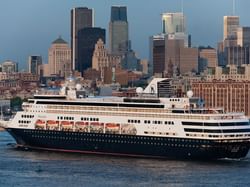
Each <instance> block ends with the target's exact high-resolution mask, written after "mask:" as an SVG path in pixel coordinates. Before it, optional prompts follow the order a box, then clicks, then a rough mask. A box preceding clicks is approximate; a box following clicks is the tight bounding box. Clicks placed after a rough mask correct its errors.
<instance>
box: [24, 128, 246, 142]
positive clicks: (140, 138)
mask: <svg viewBox="0 0 250 187" xmlns="http://www.w3.org/2000/svg"><path fill="white" fill-rule="evenodd" d="M24 132H25V133H30V134H32V135H34V134H39V135H48V134H49V135H53V136H54V135H57V137H58V135H61V133H60V132H58V131H33V130H24ZM144 133H145V134H152V132H148V131H144ZM173 134H174V135H175V133H173ZM65 135H66V136H74V137H77V138H80V137H86V136H87V137H96V138H100V137H102V138H114V137H115V138H118V139H123V138H124V139H128V138H129V139H131V140H143V141H145V140H146V141H149V140H150V141H171V142H193V143H208V142H209V141H207V140H196V139H179V138H162V137H151V136H133V137H131V136H128V135H112V134H81V133H76V132H66V134H65ZM186 135H187V136H192V134H188V133H187V134H186ZM197 136H198V135H197ZM230 136H231V135H230ZM242 136H244V134H242ZM245 136H250V135H249V134H245ZM54 137H55V136H54Z"/></svg>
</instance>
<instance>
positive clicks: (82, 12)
mask: <svg viewBox="0 0 250 187" xmlns="http://www.w3.org/2000/svg"><path fill="white" fill-rule="evenodd" d="M93 22H94V20H93V10H92V9H88V8H87V7H78V8H73V9H72V10H71V49H72V56H71V62H72V69H73V70H77V69H76V67H77V66H78V40H79V36H78V32H79V31H80V30H81V29H84V28H86V27H93Z"/></svg>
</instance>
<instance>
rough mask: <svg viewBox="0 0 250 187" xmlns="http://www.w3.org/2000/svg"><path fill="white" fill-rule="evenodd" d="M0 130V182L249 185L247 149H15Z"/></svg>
mask: <svg viewBox="0 0 250 187" xmlns="http://www.w3.org/2000/svg"><path fill="white" fill-rule="evenodd" d="M14 143H15V141H14V140H13V138H12V137H11V136H9V135H8V133H7V132H0V187H5V186H6V187H12V186H14V187H16V186H18V187H20V186H24V187H40V186H41V187H50V186H51V187H52V186H53V187H57V186H58V187H64V186H65V187H67V186H70V187H74V186H101V187H103V186H104V187H105V186H126V187H127V186H143V187H144V186H150V187H151V186H152V187H154V186H164V187H165V186H169V187H184V186H185V187H189V186H192V187H193V186H194V187H196V186H227V187H228V186H250V155H248V157H247V158H246V159H243V160H226V161H213V162H197V161H196V162H195V161H174V160H157V159H138V158H119V157H108V156H94V155H83V154H64V153H54V152H44V151H21V150H17V149H15V148H14V147H13V145H12V144H14Z"/></svg>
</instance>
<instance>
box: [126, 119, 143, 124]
mask: <svg viewBox="0 0 250 187" xmlns="http://www.w3.org/2000/svg"><path fill="white" fill-rule="evenodd" d="M128 123H141V121H140V120H136V119H129V120H128Z"/></svg>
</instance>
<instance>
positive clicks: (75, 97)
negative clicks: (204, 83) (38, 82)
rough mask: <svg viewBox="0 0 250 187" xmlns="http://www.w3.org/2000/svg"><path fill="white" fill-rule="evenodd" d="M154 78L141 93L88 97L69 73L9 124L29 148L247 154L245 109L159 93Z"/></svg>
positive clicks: (249, 133) (173, 155) (249, 140)
mask: <svg viewBox="0 0 250 187" xmlns="http://www.w3.org/2000/svg"><path fill="white" fill-rule="evenodd" d="M164 81H166V83H167V82H168V79H154V80H153V81H152V82H151V83H150V84H149V85H148V87H147V88H146V89H145V90H143V89H142V88H138V89H137V93H138V97H131V98H123V97H86V95H85V93H84V91H83V90H82V88H81V86H80V85H79V84H76V83H75V80H74V79H73V78H69V79H68V81H67V83H66V84H65V86H64V87H63V88H62V89H61V91H60V94H37V95H35V96H34V98H33V99H29V101H28V102H26V103H24V104H23V111H20V112H17V114H16V116H15V118H14V119H13V120H12V121H11V122H9V124H8V125H7V127H6V129H7V131H8V132H9V133H10V134H11V135H12V136H13V137H14V138H15V139H16V141H17V145H18V146H20V147H25V148H33V149H44V150H54V151H67V152H80V153H96V154H112V155H124V156H142V157H161V158H162V157H164V158H178V159H179V158H181V159H182V158H187V159H193V158H197V159H218V158H242V157H245V156H246V154H247V153H248V150H249V146H250V126H249V121H248V119H247V118H246V116H245V115H244V114H243V113H225V112H224V111H223V109H221V108H218V109H214V108H213V109H211V108H204V107H202V102H201V100H200V99H198V98H193V97H192V92H191V91H190V92H188V93H187V97H183V98H173V97H167V98H166V97H155V95H156V96H157V95H158V96H159V95H162V93H161V90H162V89H163V90H165V91H166V92H164V93H168V91H170V89H168V86H166V85H167V84H165V86H164V84H163V86H162V83H164Z"/></svg>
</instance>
